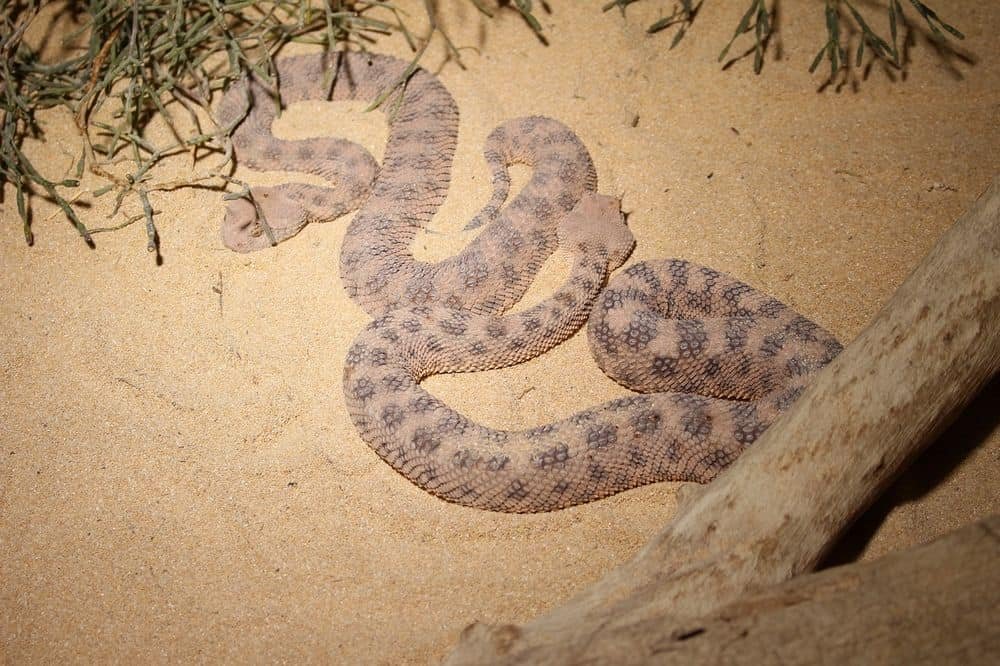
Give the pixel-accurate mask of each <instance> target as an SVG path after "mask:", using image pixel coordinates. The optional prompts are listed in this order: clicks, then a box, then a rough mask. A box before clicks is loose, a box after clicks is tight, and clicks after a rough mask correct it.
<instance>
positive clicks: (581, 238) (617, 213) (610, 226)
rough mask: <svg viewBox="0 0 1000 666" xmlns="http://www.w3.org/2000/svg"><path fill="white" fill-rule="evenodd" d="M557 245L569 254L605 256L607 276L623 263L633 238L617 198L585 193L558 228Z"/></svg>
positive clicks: (633, 242) (631, 246)
mask: <svg viewBox="0 0 1000 666" xmlns="http://www.w3.org/2000/svg"><path fill="white" fill-rule="evenodd" d="M558 234H559V244H560V245H561V246H562V247H564V248H566V249H569V250H571V251H575V252H580V253H583V254H588V253H592V252H602V253H605V254H606V256H607V258H608V259H607V261H608V272H611V271H613V270H615V269H616V268H618V267H619V266H621V265H622V264H623V263H625V259H627V258H628V255H629V253H630V252H632V248H633V247H634V246H635V238H634V237H633V236H632V232H631V231H629V229H628V226H627V225H626V224H625V215H624V214H622V211H621V202H620V201H619V200H618V199H617V198H616V197H611V196H607V195H604V194H596V193H594V192H587V193H585V194H584V195H583V196H582V197H581V198H580V201H579V202H578V203H577V204H576V206H574V208H573V210H571V211H570V212H569V213H567V214H566V217H564V218H563V220H562V222H560V224H559V230H558Z"/></svg>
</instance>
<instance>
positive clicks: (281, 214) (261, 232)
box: [222, 187, 309, 252]
mask: <svg viewBox="0 0 1000 666" xmlns="http://www.w3.org/2000/svg"><path fill="white" fill-rule="evenodd" d="M254 198H255V199H256V201H257V203H258V204H259V205H260V209H261V211H263V213H264V218H265V219H266V221H267V224H268V226H269V227H270V229H271V235H270V236H269V235H268V234H267V232H266V231H265V229H264V225H263V223H262V222H261V220H260V219H259V218H258V215H257V209H256V207H255V206H254V204H253V202H251V201H249V200H247V199H234V200H233V201H230V202H229V205H228V206H227V207H226V217H225V219H224V220H223V223H222V242H223V243H224V244H225V245H226V247H228V248H229V249H231V250H234V251H236V252H254V251H256V250H264V249H267V248H269V247H271V246H272V245H273V244H274V243H280V242H281V241H283V240H286V239H288V238H291V237H292V236H294V235H295V234H297V233H299V232H300V231H301V230H302V228H303V227H304V226H306V224H308V222H309V217H308V215H307V213H306V211H305V209H304V208H303V207H302V205H301V204H300V203H299V202H298V201H297V200H296V199H295V198H294V197H293V196H291V195H290V194H289V193H287V192H285V191H283V189H282V188H280V187H275V188H269V187H261V188H257V189H255V190H254ZM272 237H273V239H274V243H272V242H271V238H272Z"/></svg>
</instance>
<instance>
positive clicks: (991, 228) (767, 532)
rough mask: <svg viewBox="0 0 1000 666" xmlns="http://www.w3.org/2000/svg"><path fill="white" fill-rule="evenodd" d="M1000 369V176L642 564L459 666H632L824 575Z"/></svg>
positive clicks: (496, 639)
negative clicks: (874, 507)
mask: <svg viewBox="0 0 1000 666" xmlns="http://www.w3.org/2000/svg"><path fill="white" fill-rule="evenodd" d="M998 368H1000V176H998V177H997V178H995V179H994V182H993V184H992V186H991V187H990V188H989V189H988V190H987V192H986V193H985V194H983V195H982V196H981V197H980V198H979V200H978V201H977V202H975V204H974V205H973V207H972V208H971V209H970V210H969V211H967V212H966V213H965V214H964V215H963V216H962V217H961V218H960V219H959V220H958V221H957V222H956V223H955V224H954V225H953V226H952V228H951V229H950V230H949V231H947V232H946V233H945V234H944V235H943V236H942V238H941V239H940V240H939V241H938V243H937V244H936V245H935V247H934V248H933V249H932V250H931V252H930V253H929V254H928V255H927V256H926V257H925V258H924V260H923V261H922V262H921V263H920V265H919V266H917V268H916V269H915V270H914V271H913V273H911V274H910V276H909V277H908V278H907V279H906V281H905V282H904V283H903V284H902V285H901V286H900V288H899V289H898V290H897V291H896V293H895V294H894V295H893V297H892V298H891V299H890V301H889V303H888V304H887V305H886V306H885V307H884V308H883V310H882V311H881V312H880V313H879V314H878V315H877V316H876V318H875V319H874V320H873V321H872V323H871V324H870V325H869V326H868V328H866V329H865V330H864V331H863V332H862V333H861V334H860V335H859V336H858V338H857V339H856V340H854V341H853V342H852V343H851V344H850V345H849V346H848V347H847V348H846V349H845V350H844V351H843V352H842V353H841V354H840V356H838V357H837V359H835V360H834V361H833V362H832V363H831V364H830V365H829V366H827V367H826V368H824V369H823V371H821V372H820V374H819V375H818V376H817V377H816V379H815V381H814V382H813V384H812V385H811V386H810V387H809V388H808V389H807V390H806V392H805V393H804V394H803V395H802V396H801V397H800V398H799V400H798V401H797V402H796V404H795V405H794V406H793V407H792V409H791V410H790V411H789V412H788V413H787V414H785V415H784V416H783V417H782V418H781V419H779V421H778V422H777V423H775V424H774V425H773V426H772V427H771V428H770V429H769V430H768V431H767V432H766V433H765V434H764V435H763V436H762V437H761V438H760V440H758V441H757V443H755V444H754V446H753V447H751V448H750V450H748V451H747V452H746V453H744V454H743V455H742V456H741V457H740V458H739V459H738V460H737V461H736V463H734V464H733V466H732V467H731V468H730V469H729V470H727V471H726V472H725V473H723V474H722V475H720V476H719V478H717V479H716V480H715V481H714V482H713V483H711V484H710V485H708V486H705V487H703V488H698V489H695V490H693V491H692V492H691V494H690V496H689V497H686V498H685V501H684V503H683V506H682V508H681V509H680V511H679V512H678V514H677V516H676V517H675V519H674V520H673V521H672V523H670V524H669V525H668V526H667V527H666V528H665V529H664V530H663V531H662V532H661V533H660V534H658V535H657V536H656V537H654V538H653V539H652V540H651V541H650V542H649V543H648V544H647V545H646V546H645V547H644V548H643V549H642V550H641V551H640V552H639V554H638V555H637V556H636V557H635V558H634V559H632V560H631V561H629V562H627V563H625V564H624V565H622V566H620V567H618V568H617V569H615V570H613V571H612V572H611V573H609V574H608V575H607V576H606V577H605V578H604V579H602V580H601V581H599V582H598V583H596V584H595V585H593V586H592V587H591V588H589V589H588V590H586V591H584V592H583V593H582V594H580V595H579V596H577V597H576V598H574V599H572V600H570V601H569V602H568V603H566V604H565V605H563V606H561V607H558V608H556V609H554V610H552V611H550V612H549V613H547V614H546V615H543V616H541V617H539V618H536V619H535V620H532V621H531V622H529V623H528V624H526V625H525V626H524V627H516V626H513V625H504V626H499V627H489V626H486V625H481V624H474V625H472V626H470V627H468V628H467V629H466V630H465V631H464V632H463V634H462V638H461V640H460V642H459V644H458V646H457V648H456V649H455V651H454V652H453V653H452V654H451V655H450V657H449V658H448V659H447V661H446V663H448V664H487V663H497V664H499V663H505V664H506V663H510V664H513V663H517V664H522V663H559V664H563V663H567V662H573V663H578V662H586V661H588V660H589V659H590V657H591V656H592V655H601V657H602V659H603V660H605V661H608V660H611V661H614V662H616V663H617V662H618V661H623V662H624V661H625V660H627V659H628V658H629V657H634V656H635V655H633V654H632V652H631V651H633V650H637V649H640V648H642V647H643V646H647V647H648V645H647V643H646V642H642V643H636V642H634V641H627V640H626V641H623V642H622V641H619V642H616V637H619V636H621V635H622V632H625V631H627V629H628V628H629V627H635V626H643V625H644V623H645V626H649V627H654V626H655V627H658V628H659V629H658V630H659V631H660V633H661V634H663V635H666V634H665V633H664V632H666V633H670V635H677V636H682V635H683V634H684V632H686V631H690V629H689V628H690V627H700V626H701V625H702V621H701V618H705V617H709V616H711V615H713V614H717V613H718V612H719V611H720V609H722V608H723V607H726V606H729V605H730V604H733V603H734V602H735V601H737V600H738V599H739V598H740V597H742V596H744V595H746V594H747V593H748V592H751V591H759V590H761V589H764V588H766V587H768V586H772V585H776V584H778V583H782V582H784V581H787V580H789V579H791V578H792V577H794V576H796V575H798V574H801V573H803V572H806V571H809V570H811V569H812V568H813V567H814V566H815V565H816V563H817V562H818V561H819V560H820V559H821V558H822V557H823V555H824V554H825V553H826V551H827V550H828V548H829V547H830V546H831V545H832V544H833V542H834V541H835V540H836V539H837V537H838V536H839V535H840V534H841V533H842V532H843V531H844V530H845V529H846V528H847V527H848V526H849V525H850V523H851V522H852V521H853V520H854V518H855V517H856V516H857V515H859V514H860V513H861V512H862V511H863V510H864V509H865V508H866V507H868V506H869V504H870V503H871V502H872V501H873V499H874V498H875V497H876V496H877V495H878V493H880V492H881V491H882V490H883V489H884V488H885V487H886V486H887V485H888V484H889V483H890V482H891V481H892V479H893V478H895V476H896V475H897V474H898V473H899V472H900V471H901V470H902V469H903V468H904V467H905V466H906V464H907V462H908V461H909V460H911V459H912V458H913V457H915V456H916V455H917V454H918V453H919V452H920V451H921V450H923V449H924V448H925V447H926V445H927V444H928V443H930V442H931V441H933V440H934V438H935V437H936V436H937V435H938V434H939V433H940V432H941V430H942V429H943V428H944V427H945V426H946V425H948V423H950V421H951V420H952V419H953V418H954V416H955V415H956V414H957V413H958V412H959V411H961V409H962V407H963V406H964V405H965V404H966V403H967V402H968V401H969V400H971V398H972V397H973V396H974V395H975V394H976V392H977V391H978V390H979V389H980V388H981V387H982V386H983V385H984V384H985V383H986V382H987V381H989V379H990V378H991V377H992V376H993V375H994V374H996V372H997V370H998ZM671 632H672V633H671ZM616 645H617V648H616V647H615V646H616ZM642 654H643V653H640V656H641V655H642ZM644 654H645V655H646V657H647V658H648V657H649V656H650V655H649V653H648V652H647V653H644Z"/></svg>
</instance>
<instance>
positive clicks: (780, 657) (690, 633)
mask: <svg viewBox="0 0 1000 666" xmlns="http://www.w3.org/2000/svg"><path fill="white" fill-rule="evenodd" d="M998 559H1000V516H994V517H992V518H989V519H986V520H983V521H981V522H977V523H974V524H973V525H969V526H967V527H965V528H963V529H961V530H959V531H957V532H954V533H952V534H950V535H948V536H946V537H943V538H941V539H939V540H937V541H935V542H933V543H931V544H928V545H924V546H920V547H918V548H913V549H910V550H907V551H903V552H899V553H893V554H892V555H889V556H886V557H884V558H882V559H880V560H876V561H875V562H867V563H863V564H851V565H847V566H842V567H837V568H835V569H827V570H825V571H821V572H819V573H814V574H807V575H803V576H799V577H797V578H795V579H793V580H791V581H788V582H785V583H782V584H780V585H775V586H772V587H769V588H767V589H766V590H762V591H759V592H756V593H749V594H746V595H744V596H742V597H741V598H740V599H739V600H738V601H736V602H734V603H732V604H729V605H726V606H723V607H722V608H720V609H718V610H717V611H715V612H714V613H712V614H711V615H709V616H707V617H705V618H702V619H701V620H699V621H698V622H691V623H689V624H687V625H683V626H675V625H672V624H671V623H670V620H671V617H669V615H666V616H665V614H664V613H659V614H654V615H650V616H645V617H643V618H641V619H640V618H632V620H631V621H630V622H627V623H624V624H616V626H615V628H614V630H613V631H612V632H611V634H610V635H609V638H604V639H602V640H600V641H597V642H596V643H595V644H593V645H590V646H588V647H587V649H586V650H585V651H581V652H579V653H576V654H575V655H574V657H575V658H567V659H566V661H564V662H560V663H593V664H622V663H630V662H631V663H638V662H643V663H649V662H652V663H656V664H662V665H668V664H678V665H682V664H683V665H685V666H687V665H689V664H729V665H730V666H739V665H742V664H746V665H747V666H759V665H761V664H803V663H805V664H814V663H826V664H847V663H857V662H858V660H859V656H861V655H863V657H864V659H863V661H864V662H865V663H875V664H908V665H915V664H948V663H950V664H975V663H998V661H1000V631H998V630H997V629H996V626H995V624H996V609H997V608H998V607H1000V569H998V567H997V561H998ZM667 613H668V614H669V611H667ZM553 661H555V660H553Z"/></svg>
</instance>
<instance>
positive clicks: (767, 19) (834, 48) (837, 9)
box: [602, 0, 965, 81]
mask: <svg viewBox="0 0 1000 666" xmlns="http://www.w3.org/2000/svg"><path fill="white" fill-rule="evenodd" d="M703 1H704V0H702V2H703ZM636 2H640V0H612V1H611V2H608V3H607V4H605V5H604V7H603V8H602V9H603V11H608V10H609V9H613V8H615V7H617V8H618V9H619V10H621V13H622V14H623V15H624V13H625V8H626V7H627V6H629V5H631V4H634V3H636ZM702 2H698V4H697V5H695V4H693V2H692V0H679V4H675V5H674V8H673V10H672V12H671V13H670V15H668V16H665V17H664V18H661V19H659V20H657V21H655V22H654V23H652V24H651V25H650V26H649V27H648V28H647V29H646V31H647V32H659V31H660V30H665V29H666V28H669V27H671V26H674V25H679V26H680V27H679V28H678V30H677V32H676V33H675V34H674V38H673V40H672V41H671V43H670V48H671V49H672V48H674V47H675V46H677V43H678V42H680V40H681V39H682V38H683V37H684V35H685V34H687V30H688V28H690V26H691V24H692V22H693V21H694V19H695V16H696V15H697V13H698V10H699V8H700V7H701V4H702ZM909 2H910V4H911V5H912V6H913V8H914V9H915V10H916V12H917V13H918V14H919V15H920V16H921V17H923V19H924V21H925V22H926V24H927V27H928V29H929V30H930V32H931V34H932V35H933V36H934V38H935V39H939V40H944V39H945V38H946V35H945V33H948V34H950V35H951V36H952V37H956V38H957V39H965V35H963V34H962V33H961V32H959V31H958V30H957V29H956V28H954V27H953V26H951V25H948V24H947V23H945V22H944V21H942V20H941V19H940V18H939V17H938V15H937V14H936V13H935V12H934V10H932V9H931V8H930V7H928V6H927V5H925V4H924V3H923V2H921V1H920V0H909ZM770 4H771V8H770V9H768V6H767V2H766V0H750V6H749V7H748V8H747V10H746V12H745V13H744V14H743V18H741V19H740V22H739V23H738V24H737V26H736V30H735V32H734V33H733V37H732V39H730V40H729V43H727V44H726V46H725V47H724V48H723V49H722V52H721V53H720V54H719V62H722V61H723V60H725V58H726V56H727V55H728V54H729V49H730V48H731V47H732V46H733V44H734V43H735V42H736V40H737V39H738V38H739V37H740V36H742V35H744V34H746V33H750V32H752V33H753V37H754V43H753V46H752V48H751V50H752V51H753V54H754V72H755V73H758V74H759V73H760V71H761V69H762V68H763V66H764V52H765V51H766V50H767V43H768V39H769V38H770V37H771V35H772V33H773V31H774V28H775V26H774V16H775V11H776V7H777V4H778V0H771V3H770ZM845 8H846V12H845ZM824 13H825V17H826V32H827V40H826V42H825V43H824V44H823V46H822V47H821V48H820V50H819V52H818V53H817V54H816V57H815V58H814V59H813V61H812V64H811V65H810V67H809V71H810V72H814V71H816V68H817V67H819V64H820V63H821V62H822V61H823V59H824V58H825V59H826V60H828V61H829V63H830V78H829V80H830V81H833V80H834V79H835V78H836V77H837V75H838V74H839V73H840V72H842V71H844V70H846V69H848V68H849V67H850V66H851V60H850V59H849V58H848V56H847V48H846V45H845V39H844V37H843V33H844V30H843V29H844V27H845V22H847V23H849V27H850V32H855V33H860V36H859V38H858V46H857V51H856V55H855V60H854V66H855V67H858V66H860V65H861V64H862V62H863V60H864V55H865V49H868V50H869V51H871V53H872V55H873V57H874V58H876V59H878V60H881V61H882V62H885V63H886V64H888V65H891V66H892V67H896V68H900V67H902V65H903V62H902V49H901V46H900V44H899V41H898V38H899V34H898V33H899V27H900V26H906V25H907V24H906V16H905V15H904V14H903V8H902V5H901V4H900V0H889V5H888V16H889V39H888V41H887V40H886V39H885V38H883V37H882V36H880V35H879V34H878V33H877V32H875V30H873V29H872V28H871V26H870V25H869V24H868V22H867V21H866V20H865V18H864V16H863V15H862V14H861V12H859V11H858V10H857V9H856V8H855V7H854V5H853V4H851V2H850V0H824Z"/></svg>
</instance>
